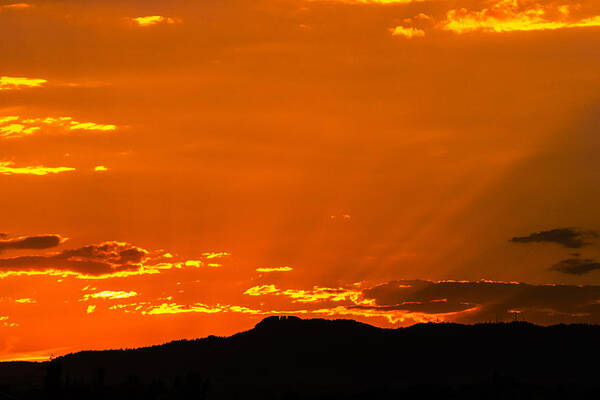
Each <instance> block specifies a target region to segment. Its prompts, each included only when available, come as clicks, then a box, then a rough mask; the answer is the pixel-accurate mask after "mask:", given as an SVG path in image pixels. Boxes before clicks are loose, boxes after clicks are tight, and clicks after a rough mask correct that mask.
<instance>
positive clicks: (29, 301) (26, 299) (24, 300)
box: [15, 297, 37, 304]
mask: <svg viewBox="0 0 600 400" xmlns="http://www.w3.org/2000/svg"><path fill="white" fill-rule="evenodd" d="M15 303H19V304H35V303H37V301H36V300H34V299H31V298H29V297H24V298H22V299H15Z"/></svg>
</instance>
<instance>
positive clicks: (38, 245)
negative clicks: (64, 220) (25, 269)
mask: <svg viewBox="0 0 600 400" xmlns="http://www.w3.org/2000/svg"><path fill="white" fill-rule="evenodd" d="M7 236H8V235H7V234H5V233H2V234H0V238H3V239H2V240H0V252H1V251H3V250H26V249H29V250H41V249H49V248H51V247H56V246H58V245H59V244H60V243H61V241H62V238H61V237H60V236H59V235H38V236H25V237H18V238H15V239H5V238H6V237H7Z"/></svg>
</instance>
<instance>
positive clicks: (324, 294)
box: [244, 285, 370, 304]
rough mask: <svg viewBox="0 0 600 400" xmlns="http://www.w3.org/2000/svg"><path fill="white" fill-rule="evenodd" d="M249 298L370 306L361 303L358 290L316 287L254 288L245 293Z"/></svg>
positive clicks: (273, 286) (264, 286)
mask: <svg viewBox="0 0 600 400" xmlns="http://www.w3.org/2000/svg"><path fill="white" fill-rule="evenodd" d="M244 294H245V295H248V296H264V295H278V296H279V295H281V296H286V297H289V298H290V299H292V302H294V303H296V302H298V303H315V302H322V301H333V302H340V301H352V302H353V304H370V302H369V301H366V302H365V301H361V300H359V298H360V297H361V295H362V293H361V291H360V290H358V289H349V288H343V287H340V288H328V287H319V286H314V287H313V288H312V290H302V289H285V290H284V289H278V288H277V287H275V285H262V286H253V287H251V288H249V289H247V290H246V291H245V292H244Z"/></svg>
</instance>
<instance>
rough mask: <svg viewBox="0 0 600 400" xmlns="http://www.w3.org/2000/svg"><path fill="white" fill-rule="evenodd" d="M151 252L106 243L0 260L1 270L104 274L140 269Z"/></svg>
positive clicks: (129, 245) (119, 244) (116, 243)
mask: <svg viewBox="0 0 600 400" xmlns="http://www.w3.org/2000/svg"><path fill="white" fill-rule="evenodd" d="M147 254H148V252H147V251H146V250H144V249H141V248H138V247H135V246H133V245H131V244H128V243H122V242H105V243H101V244H96V245H89V246H85V247H81V248H78V249H72V250H64V251H62V252H60V253H57V254H52V255H47V256H22V257H13V258H4V259H0V272H2V271H45V270H59V271H72V272H76V273H81V274H86V275H104V274H111V273H114V272H119V271H132V270H137V269H138V268H139V263H141V262H142V261H144V258H145V257H146V255H147Z"/></svg>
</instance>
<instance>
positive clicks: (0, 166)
mask: <svg viewBox="0 0 600 400" xmlns="http://www.w3.org/2000/svg"><path fill="white" fill-rule="evenodd" d="M14 164H15V163H13V162H11V161H0V175H37V176H42V175H49V174H59V173H61V172H69V171H75V168H70V167H55V168H51V167H42V166H27V167H13V165H14Z"/></svg>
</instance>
